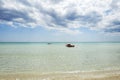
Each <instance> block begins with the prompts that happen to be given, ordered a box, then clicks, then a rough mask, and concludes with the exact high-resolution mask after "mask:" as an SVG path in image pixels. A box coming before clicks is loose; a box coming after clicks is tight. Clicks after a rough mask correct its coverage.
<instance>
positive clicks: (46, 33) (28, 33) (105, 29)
mask: <svg viewBox="0 0 120 80" xmlns="http://www.w3.org/2000/svg"><path fill="white" fill-rule="evenodd" d="M104 41H115V42H118V41H120V0H0V42H104Z"/></svg>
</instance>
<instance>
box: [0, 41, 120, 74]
mask: <svg viewBox="0 0 120 80" xmlns="http://www.w3.org/2000/svg"><path fill="white" fill-rule="evenodd" d="M65 44H66V43H52V44H49V45H48V44H47V43H0V73H15V72H16V73H19V72H22V73H24V72H28V73H29V72H41V73H42V72H66V71H94V70H115V69H120V43H73V44H75V47H74V48H67V47H66V46H65Z"/></svg>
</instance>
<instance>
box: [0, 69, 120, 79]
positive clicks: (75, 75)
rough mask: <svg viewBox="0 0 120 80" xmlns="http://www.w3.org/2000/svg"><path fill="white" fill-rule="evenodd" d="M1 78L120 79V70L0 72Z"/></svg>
mask: <svg viewBox="0 0 120 80" xmlns="http://www.w3.org/2000/svg"><path fill="white" fill-rule="evenodd" d="M0 80H120V70H114V71H94V72H71V73H70V72H69V73H68V72H66V73H44V74H39V73H19V74H12V73H11V74H0Z"/></svg>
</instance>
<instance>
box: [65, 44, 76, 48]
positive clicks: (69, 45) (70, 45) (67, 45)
mask: <svg viewBox="0 0 120 80" xmlns="http://www.w3.org/2000/svg"><path fill="white" fill-rule="evenodd" d="M66 47H75V45H72V44H66Z"/></svg>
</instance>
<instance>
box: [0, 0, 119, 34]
mask: <svg viewBox="0 0 120 80" xmlns="http://www.w3.org/2000/svg"><path fill="white" fill-rule="evenodd" d="M2 1H3V0H1V1H0V21H6V22H13V23H14V22H15V23H18V24H19V23H20V24H23V25H26V26H28V23H34V24H36V26H47V27H61V28H68V29H69V27H71V26H70V25H69V24H72V23H73V24H74V22H75V21H76V22H77V23H75V24H77V25H80V26H78V28H79V27H84V26H86V27H88V28H92V27H96V28H97V27H100V26H103V25H102V24H101V25H100V26H97V25H98V24H99V23H100V22H102V21H103V20H104V18H103V17H104V16H107V15H116V14H112V12H113V11H114V12H115V11H116V10H114V9H117V11H119V10H118V8H119V6H118V5H117V4H116V3H117V2H118V0H113V2H114V3H111V4H110V5H109V6H110V8H109V9H105V10H103V14H100V13H99V12H100V11H96V10H88V12H86V13H84V12H83V13H84V14H81V13H80V12H79V11H76V10H77V9H75V8H76V5H75V4H74V6H75V7H74V8H72V6H71V4H69V5H68V3H69V2H67V3H64V5H67V8H68V9H69V10H66V11H65V12H66V15H61V13H59V12H57V11H58V10H59V7H58V8H56V7H55V4H57V5H59V3H60V2H61V3H62V2H63V1H65V0H47V1H48V2H50V3H49V5H50V6H49V5H47V4H44V5H46V7H45V6H44V5H42V4H41V2H42V1H38V3H35V2H34V3H32V2H31V3H30V0H15V1H16V3H21V4H22V5H23V6H25V7H27V9H29V10H27V9H26V10H25V11H24V10H23V11H22V10H19V8H18V10H15V9H9V8H3V5H4V4H3V2H2ZM31 1H32V0H31ZM66 1H67V0H66ZM86 1H87V0H86ZM43 2H44V1H43ZM6 3H7V2H6ZM44 3H45V2H44ZM32 4H33V5H32ZM8 5H9V3H8ZM47 6H49V7H47ZM51 6H52V7H51ZM60 6H61V7H62V5H60ZM84 6H86V5H84ZM93 6H94V5H93ZM18 7H19V6H18ZM61 7H60V9H61ZM33 8H34V9H35V11H37V12H36V13H37V15H38V16H36V15H35V14H34V12H35V11H34V10H33ZM79 8H80V6H78V10H79ZM56 9H58V10H56ZM93 9H94V8H93ZM103 9H104V8H103ZM62 10H63V11H64V10H65V9H64V7H63V8H62ZM62 10H61V11H62ZM80 10H82V8H81V9H80ZM29 14H33V16H29ZM118 14H119V12H118ZM39 15H40V16H39ZM34 16H35V18H34ZM41 16H42V17H41ZM47 16H50V18H51V19H48V18H49V17H47ZM19 18H22V19H23V20H24V21H25V22H21V21H14V20H15V19H19ZM113 19H114V18H113ZM106 21H108V22H104V23H109V24H108V25H105V26H104V31H105V32H120V21H119V20H118V18H116V19H114V20H110V21H109V20H106ZM42 22H43V23H42ZM81 25H82V26H81ZM28 27H29V26H28ZM73 27H74V26H73ZM102 30H103V29H102Z"/></svg>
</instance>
